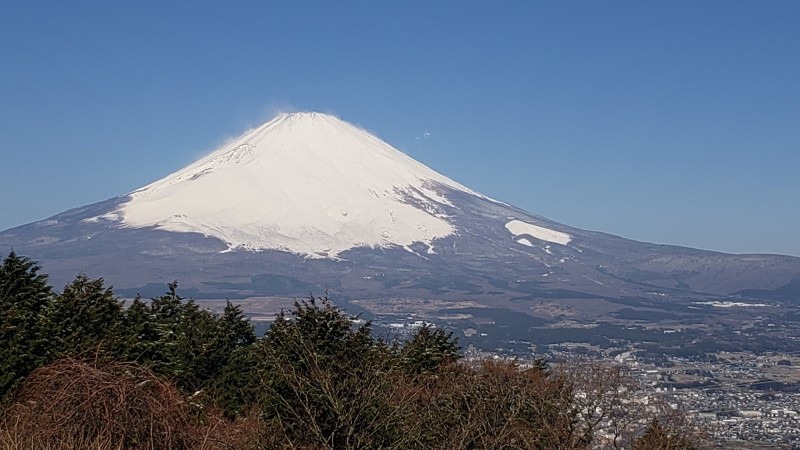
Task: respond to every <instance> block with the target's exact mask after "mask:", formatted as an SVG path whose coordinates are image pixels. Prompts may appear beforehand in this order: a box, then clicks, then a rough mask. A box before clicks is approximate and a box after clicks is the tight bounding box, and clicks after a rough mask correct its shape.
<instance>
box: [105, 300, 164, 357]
mask: <svg viewBox="0 0 800 450" xmlns="http://www.w3.org/2000/svg"><path fill="white" fill-rule="evenodd" d="M162 338H163V327H162V326H160V324H159V323H158V321H157V320H156V316H155V314H154V313H153V312H152V311H151V309H150V306H149V305H148V304H146V303H145V302H144V301H142V298H141V297H140V296H136V298H135V299H134V300H133V302H132V303H131V305H130V306H129V307H128V308H127V309H126V310H125V311H124V313H123V316H122V330H121V332H120V338H119V339H118V340H117V342H116V346H115V348H114V354H115V355H116V356H117V357H118V358H120V359H122V360H125V361H134V362H137V363H139V364H142V365H145V366H148V367H151V368H153V369H154V370H156V371H159V368H160V367H162V366H163V365H164V364H165V361H166V359H167V358H166V357H165V355H164V346H163V341H162Z"/></svg>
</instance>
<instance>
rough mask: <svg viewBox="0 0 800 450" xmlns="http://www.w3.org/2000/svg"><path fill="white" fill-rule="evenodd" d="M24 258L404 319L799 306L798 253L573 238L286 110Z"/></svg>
mask: <svg viewBox="0 0 800 450" xmlns="http://www.w3.org/2000/svg"><path fill="white" fill-rule="evenodd" d="M11 249H14V250H15V251H16V252H17V253H19V254H22V255H26V256H29V257H31V258H33V259H35V260H37V261H38V262H39V263H40V264H41V265H42V266H43V268H44V272H46V273H48V274H50V279H51V281H52V282H54V283H55V284H56V285H57V286H58V285H59V284H63V283H66V282H68V281H69V280H71V279H72V278H73V277H74V276H75V275H76V274H78V273H79V272H83V273H85V274H87V275H88V276H92V277H104V278H105V279H106V281H107V282H108V283H110V284H113V285H114V286H115V289H116V291H117V292H118V293H120V294H121V295H130V296H133V295H135V294H136V293H141V294H142V295H145V296H149V295H157V294H159V293H160V292H162V291H163V289H164V285H165V283H167V282H170V281H173V280H178V281H179V282H180V285H181V287H182V288H183V292H184V294H186V295H190V296H192V297H194V298H197V299H225V298H231V299H237V298H238V299H244V298H262V297H276V296H277V297H297V296H304V295H307V294H308V293H309V292H314V293H321V292H323V291H324V290H328V291H329V292H330V293H331V295H332V296H335V297H338V298H341V299H345V300H346V301H351V302H354V304H365V303H364V302H372V303H373V304H380V303H381V302H384V303H386V304H389V303H391V304H394V305H401V306H398V307H397V308H399V309H398V310H402V309H403V307H402V304H403V303H402V302H403V301H405V300H408V301H409V302H412V303H413V304H414V305H417V306H415V307H419V305H423V304H429V303H430V302H438V303H437V304H439V305H442V304H445V303H447V302H451V303H452V302H462V303H459V304H464V303H463V302H466V304H470V305H474V306H475V305H477V306H480V307H487V308H498V307H501V308H508V309H510V310H514V311H519V312H524V313H527V314H534V315H536V314H539V315H540V316H542V317H544V316H548V315H549V316H553V315H558V314H562V313H564V311H568V310H571V311H573V313H574V314H580V313H586V314H594V313H595V312H596V313H597V314H604V313H605V312H608V311H615V310H620V309H622V308H625V307H629V306H631V305H633V306H635V307H640V308H660V309H664V308H667V307H668V306H669V305H677V304H679V303H681V302H684V303H685V302H688V303H691V302H695V303H699V302H700V301H704V300H709V299H711V300H713V301H722V300H731V301H732V300H733V299H736V300H737V301H738V300H741V301H748V300H750V299H758V300H770V301H790V302H794V301H796V300H798V299H800V258H796V257H790V256H781V255H731V254H723V253H716V252H709V251H702V250H696V249H690V248H683V247H677V246H669V245H657V244H651V243H644V242H637V241H632V240H628V239H624V238H621V237H617V236H612V235H609V234H605V233H599V232H593V231H586V230H581V229H577V228H573V227H570V226H567V225H564V224H561V223H557V222H554V221H552V220H549V219H547V218H544V217H541V216H538V215H536V214H532V213H530V212H527V211H524V210H521V209H519V208H516V207H514V206H512V205H509V204H506V203H503V202H501V201H498V200H495V199H492V198H489V197H486V196H484V195H481V194H480V193H477V192H475V191H473V190H471V189H469V188H468V187H465V186H463V185H461V184H459V183H457V182H455V181H453V180H451V179H450V178H448V177H446V176H444V175H442V174H440V173H438V172H436V171H434V170H432V169H430V168H428V167H426V166H425V165H423V164H421V163H419V162H417V161H415V160H413V159H412V158H410V157H408V156H406V155H405V154H403V153H402V152H400V151H398V150H396V149H394V148H393V147H392V146H390V145H389V144H387V143H386V142H384V141H382V140H380V139H379V138H377V137H375V136H373V135H371V134H370V133H368V132H366V131H365V130H363V129H360V128H358V127H355V126H353V125H351V124H348V123H346V122H344V121H342V120H340V119H338V118H336V117H333V116H330V115H325V114H319V113H293V114H283V115H280V116H278V117H277V118H275V119H273V120H271V121H270V122H268V123H266V124H264V125H262V126H260V127H258V128H256V129H253V130H251V131H248V132H246V133H245V134H243V135H242V136H240V137H238V138H237V139H235V140H233V141H231V142H230V143H227V144H225V145H223V146H222V147H220V148H219V149H218V150H216V151H214V152H213V153H211V154H210V155H208V156H206V157H204V158H202V159H200V160H199V161H197V162H195V163H194V164H191V165H189V166H188V167H186V168H184V169H181V170H179V171H177V172H175V173H173V174H171V175H169V176H167V177H165V178H163V179H161V180H158V181H156V182H154V183H152V184H149V185H147V186H144V187H142V188H141V189H137V190H135V191H133V192H131V193H129V194H126V195H122V196H119V197H115V198H112V199H109V200H106V201H103V202H100V203H95V204H92V205H88V206H83V207H80V208H76V209H72V210H69V211H66V212H63V213H61V214H58V215H55V216H53V217H50V218H48V219H46V220H42V221H39V222H35V223H31V224H28V225H23V226H20V227H16V228H12V229H9V230H6V231H3V232H2V233H0V250H2V251H4V252H6V253H7V252H8V251H10V250H11ZM359 302H361V303H359ZM470 302H471V303H470ZM688 303H687V304H688ZM565 305H566V306H565ZM598 305H604V306H603V307H602V308H601V309H603V311H599V310H598V311H599V312H598V311H595V308H597V307H599V306H598ZM565 308H566V309H565ZM593 311H594V312H593Z"/></svg>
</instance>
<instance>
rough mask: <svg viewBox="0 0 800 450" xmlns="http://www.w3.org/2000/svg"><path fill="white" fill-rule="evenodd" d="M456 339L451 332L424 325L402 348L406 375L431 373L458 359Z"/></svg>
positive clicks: (402, 359)
mask: <svg viewBox="0 0 800 450" xmlns="http://www.w3.org/2000/svg"><path fill="white" fill-rule="evenodd" d="M458 352H459V347H458V338H456V337H454V336H453V333H452V332H446V331H444V330H442V329H433V328H432V327H431V326H430V325H428V324H425V325H423V326H422V327H420V328H419V329H418V330H417V332H416V333H414V335H413V336H412V337H411V339H409V340H408V342H406V344H405V345H404V346H403V348H402V350H401V352H400V354H401V361H402V364H403V368H404V369H405V370H406V372H407V373H411V374H420V373H425V372H427V373H432V372H435V371H436V370H438V369H439V368H440V367H442V366H444V365H447V364H451V363H453V362H455V361H457V360H458V357H459V354H458Z"/></svg>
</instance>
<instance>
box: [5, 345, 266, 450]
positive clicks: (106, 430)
mask: <svg viewBox="0 0 800 450" xmlns="http://www.w3.org/2000/svg"><path fill="white" fill-rule="evenodd" d="M259 432H260V430H259V429H258V428H257V426H254V425H253V424H251V423H230V422H227V421H225V420H223V419H220V418H219V417H218V416H217V415H216V414H211V413H208V412H206V411H203V408H202V405H197V404H195V403H193V401H190V400H188V399H184V398H183V397H182V396H181V394H180V393H179V392H178V390H177V389H176V388H175V387H174V386H173V385H172V384H170V383H168V382H167V381H165V380H163V379H161V378H159V377H158V376H156V375H155V374H153V373H152V372H151V371H150V370H148V369H146V368H144V367H141V366H139V365H136V364H132V363H121V362H103V361H78V360H74V359H69V358H67V359H62V360H59V361H56V362H54V363H52V364H49V365H47V366H44V367H40V368H38V369H36V370H35V371H34V372H32V373H31V374H30V376H28V378H27V379H26V380H24V381H23V383H22V384H21V385H20V387H19V389H18V390H17V391H16V392H15V393H14V396H13V398H12V402H11V404H10V406H9V407H8V408H6V409H5V410H4V411H3V414H2V417H1V418H0V450H50V449H59V450H72V449H75V450H77V449H86V450H128V449H140V450H162V449H164V450H166V449H170V450H183V449H187V450H188V449H193V450H217V449H220V450H221V449H233V450H249V449H251V448H253V449H254V448H255V447H248V446H249V445H252V443H253V442H255V441H257V440H258V439H253V438H255V434H257V433H259Z"/></svg>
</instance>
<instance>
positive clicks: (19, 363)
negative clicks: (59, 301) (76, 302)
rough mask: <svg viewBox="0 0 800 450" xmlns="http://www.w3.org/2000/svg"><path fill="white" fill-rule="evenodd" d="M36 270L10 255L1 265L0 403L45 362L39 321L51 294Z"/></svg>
mask: <svg viewBox="0 0 800 450" xmlns="http://www.w3.org/2000/svg"><path fill="white" fill-rule="evenodd" d="M39 270H40V267H39V266H38V265H37V264H35V263H34V262H33V261H31V260H30V259H28V258H25V257H20V256H18V255H17V254H16V253H15V252H13V251H12V252H11V253H10V254H9V255H8V257H7V258H6V259H5V260H3V263H2V265H0V311H2V315H0V399H1V398H2V397H4V396H5V395H6V394H7V393H8V392H9V390H10V389H11V388H12V387H13V385H14V384H15V383H16V382H17V381H18V380H19V379H20V378H21V377H23V376H25V375H27V374H28V373H29V372H30V371H32V370H33V369H34V368H36V367H37V366H39V365H41V364H43V363H45V362H46V361H47V360H48V351H47V341H46V340H45V333H44V331H43V329H42V325H43V323H42V322H43V320H42V319H43V313H44V311H45V308H46V307H47V304H48V302H49V301H50V300H51V298H52V296H53V292H52V288H51V287H50V286H49V285H48V284H47V275H44V274H40V273H39Z"/></svg>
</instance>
